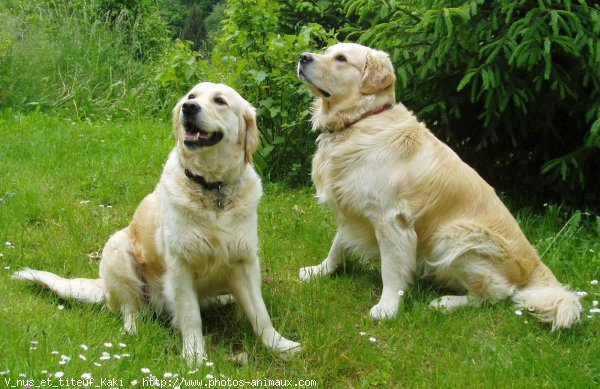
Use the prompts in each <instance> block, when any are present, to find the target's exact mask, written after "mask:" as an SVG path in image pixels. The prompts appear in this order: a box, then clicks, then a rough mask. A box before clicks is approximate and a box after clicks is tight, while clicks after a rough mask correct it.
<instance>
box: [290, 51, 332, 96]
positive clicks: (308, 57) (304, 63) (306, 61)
mask: <svg viewBox="0 0 600 389" xmlns="http://www.w3.org/2000/svg"><path fill="white" fill-rule="evenodd" d="M314 59H315V57H314V56H313V55H312V54H311V53H302V54H300V61H298V78H299V79H300V80H302V81H303V82H305V83H307V84H310V85H312V86H313V87H314V88H315V89H316V90H317V91H318V92H319V93H320V94H321V95H322V96H323V97H325V98H327V97H331V93H329V92H327V91H325V90H323V89H321V88H319V87H318V86H316V85H315V84H314V83H313V82H312V81H311V80H310V79H309V77H308V76H307V74H306V68H307V67H308V66H309V65H310V64H311V63H313V62H314Z"/></svg>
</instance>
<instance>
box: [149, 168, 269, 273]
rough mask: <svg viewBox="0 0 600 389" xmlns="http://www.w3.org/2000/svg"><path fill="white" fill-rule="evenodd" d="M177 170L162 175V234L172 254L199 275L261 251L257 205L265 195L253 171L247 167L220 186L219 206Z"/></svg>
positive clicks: (213, 194) (232, 263) (205, 192)
mask: <svg viewBox="0 0 600 389" xmlns="http://www.w3.org/2000/svg"><path fill="white" fill-rule="evenodd" d="M176 169H177V168H175V169H173V171H171V172H168V173H167V174H165V175H164V176H163V179H162V180H161V184H159V187H160V190H159V193H158V194H159V196H161V199H162V200H161V203H162V204H163V208H162V209H161V213H162V217H161V219H162V222H163V223H162V226H161V232H160V233H162V234H163V236H164V242H166V245H168V247H166V249H167V250H168V252H169V253H170V254H171V255H173V256H176V257H178V258H180V259H183V260H185V261H187V262H188V263H190V264H191V265H192V266H193V267H194V269H196V270H198V272H199V273H202V272H203V271H208V270H209V269H210V268H213V267H215V266H217V267H221V265H225V268H226V267H228V266H232V265H234V264H235V262H237V261H244V260H248V259H249V256H253V255H254V254H255V253H256V252H257V250H258V242H257V241H258V239H257V229H256V225H257V213H256V209H257V207H258V202H259V200H260V197H261V195H262V188H261V184H260V180H259V178H258V176H257V175H256V173H255V172H254V170H252V168H251V167H248V169H247V170H246V171H244V173H243V175H242V176H241V177H240V178H239V179H238V181H236V182H235V183H233V184H231V185H227V186H225V187H224V188H223V189H222V190H221V194H220V196H222V198H223V205H222V207H219V206H218V205H217V203H216V202H215V196H216V194H215V193H213V191H207V190H205V189H203V188H202V187H201V186H200V185H198V184H197V183H195V182H193V181H191V180H190V179H189V178H188V177H186V176H185V175H184V174H183V172H182V171H178V170H176ZM180 170H181V169H180ZM249 253H250V255H249Z"/></svg>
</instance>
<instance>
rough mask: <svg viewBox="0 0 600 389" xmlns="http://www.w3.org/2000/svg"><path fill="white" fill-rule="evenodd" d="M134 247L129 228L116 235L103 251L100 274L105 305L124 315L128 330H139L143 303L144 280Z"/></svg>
mask: <svg viewBox="0 0 600 389" xmlns="http://www.w3.org/2000/svg"><path fill="white" fill-rule="evenodd" d="M137 266H139V265H138V264H137V263H136V261H135V259H134V257H133V251H132V248H131V240H130V236H129V228H125V229H123V230H121V231H119V232H117V233H115V234H113V235H112V236H111V237H110V239H109V240H108V242H106V245H104V250H103V251H102V261H101V262H100V277H101V278H102V279H103V280H104V287H105V289H106V292H107V301H106V305H107V306H108V308H109V309H110V310H111V311H115V312H120V313H121V315H122V316H123V322H124V327H125V331H126V332H127V333H129V334H135V333H136V332H137V324H136V322H137V317H138V315H139V310H140V308H141V306H142V305H143V303H144V282H143V280H142V279H140V273H139V271H138V270H137Z"/></svg>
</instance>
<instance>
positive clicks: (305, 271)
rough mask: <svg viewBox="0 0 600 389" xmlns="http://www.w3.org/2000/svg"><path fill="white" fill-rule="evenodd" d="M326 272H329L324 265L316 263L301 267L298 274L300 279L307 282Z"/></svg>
mask: <svg viewBox="0 0 600 389" xmlns="http://www.w3.org/2000/svg"><path fill="white" fill-rule="evenodd" d="M326 274H327V272H326V269H324V267H323V265H315V266H307V267H303V268H301V269H300V273H299V274H298V276H299V277H300V281H303V282H307V281H310V280H312V279H314V278H317V277H320V276H323V275H326Z"/></svg>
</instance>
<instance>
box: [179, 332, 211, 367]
mask: <svg viewBox="0 0 600 389" xmlns="http://www.w3.org/2000/svg"><path fill="white" fill-rule="evenodd" d="M181 356H182V358H183V359H185V361H186V362H187V364H188V365H189V366H197V367H200V366H202V364H203V363H204V360H205V359H206V353H205V352H204V340H203V339H197V338H195V337H190V338H186V339H184V341H183V353H182V355H181Z"/></svg>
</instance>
